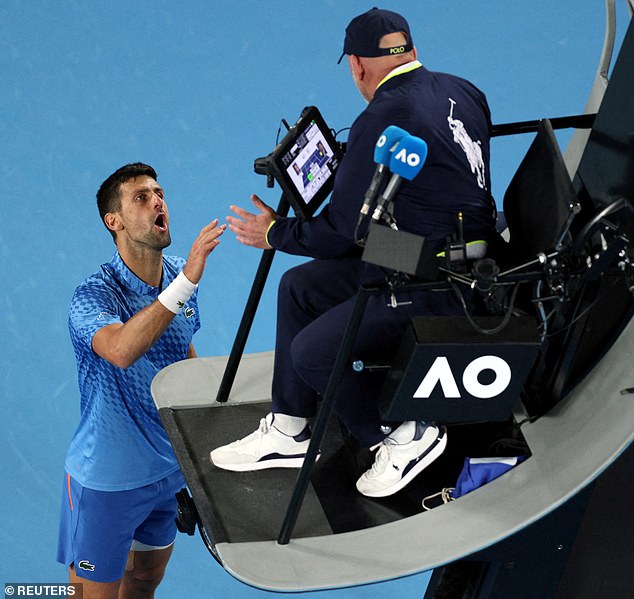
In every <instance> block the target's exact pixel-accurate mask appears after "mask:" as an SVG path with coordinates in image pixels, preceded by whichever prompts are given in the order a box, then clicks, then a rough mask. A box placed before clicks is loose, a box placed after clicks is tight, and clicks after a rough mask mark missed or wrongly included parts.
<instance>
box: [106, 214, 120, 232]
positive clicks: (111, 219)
mask: <svg viewBox="0 0 634 599" xmlns="http://www.w3.org/2000/svg"><path fill="white" fill-rule="evenodd" d="M103 222H104V223H106V227H108V229H110V230H111V231H121V230H122V229H123V222H122V221H121V217H120V216H119V213H118V212H108V213H107V214H106V215H105V216H104V217H103Z"/></svg>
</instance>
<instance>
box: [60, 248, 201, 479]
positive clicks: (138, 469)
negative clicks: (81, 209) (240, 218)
mask: <svg viewBox="0 0 634 599" xmlns="http://www.w3.org/2000/svg"><path fill="white" fill-rule="evenodd" d="M184 265H185V260H183V259H182V258H178V257H174V256H164V257H163V279H162V286H161V288H162V289H164V288H165V287H167V285H169V284H170V283H171V282H172V281H173V280H174V278H175V277H176V276H177V275H178V273H179V272H180V271H181V270H182V269H183V266H184ZM160 291H161V289H159V288H158V287H151V286H150V285H147V284H146V283H144V282H143V281H141V279H139V278H138V277H137V276H136V275H135V274H134V273H133V272H132V271H131V270H130V269H129V268H128V267H127V266H126V265H125V263H124V262H123V260H122V259H121V256H120V255H119V252H116V253H115V255H114V256H113V258H112V260H111V261H110V262H109V263H108V264H102V265H101V267H100V268H99V270H98V271H97V272H96V273H95V274H93V275H91V276H90V277H88V278H87V279H86V280H85V281H84V282H83V283H82V284H81V285H79V287H77V289H76V290H75V293H74V295H73V299H72V301H71V305H70V313H69V329H70V338H71V341H72V344H73V348H74V350H75V357H76V359H77V375H78V381H79V391H80V395H81V418H80V422H79V425H78V427H77V430H76V431H75V434H74V436H73V439H72V441H71V445H70V449H69V451H68V455H67V457H66V471H67V472H68V473H69V474H70V475H71V476H72V477H73V478H75V479H76V480H77V481H78V482H79V483H81V484H82V485H83V486H85V487H88V488H91V489H95V490H98V491H123V490H128V489H134V488H137V487H141V486H144V485H147V484H150V483H153V482H156V481H157V480H160V479H161V478H163V477H165V476H167V475H169V474H171V473H172V472H174V471H176V470H177V469H178V463H177V461H176V456H175V455H174V452H173V450H172V447H171V445H170V442H169V439H168V437H167V434H166V432H165V429H164V428H163V426H162V424H161V421H160V418H159V415H158V412H157V410H156V407H155V405H154V402H153V400H152V396H151V394H150V384H151V382H152V379H153V378H154V376H155V375H156V373H157V372H158V371H159V370H161V368H164V367H165V366H168V365H169V364H172V363H173V362H176V361H177V360H183V359H185V358H186V357H187V350H188V348H189V345H190V343H191V340H192V337H193V335H194V333H195V332H196V331H197V330H198V329H199V328H200V319H199V315H198V303H197V292H194V295H192V297H191V299H190V300H189V302H188V303H187V304H186V305H185V307H184V308H183V311H182V312H181V313H180V314H178V315H177V316H176V317H175V318H174V320H173V321H172V323H171V324H170V326H169V327H168V328H167V330H166V331H165V332H164V333H163V335H162V336H161V338H160V339H159V340H158V341H157V342H156V343H155V344H154V345H153V346H152V347H151V348H150V350H149V351H148V352H147V353H146V354H145V355H144V356H142V357H141V358H139V360H137V361H136V362H135V363H134V364H133V365H132V366H130V367H129V368H126V369H123V368H117V367H116V366H114V365H113V364H111V363H110V362H108V361H107V360H104V359H103V358H101V357H99V356H98V355H97V354H96V353H95V352H94V351H93V349H92V338H93V336H94V334H95V333H96V332H97V331H98V330H99V329H100V328H102V327H104V326H106V325H109V324H113V323H125V322H126V321H127V320H129V319H130V318H131V317H132V316H134V315H135V314H136V313H137V312H139V311H140V310H141V309H143V308H144V307H146V306H148V305H149V304H151V303H152V302H153V301H154V300H155V299H156V298H157V297H158V294H159V292H160Z"/></svg>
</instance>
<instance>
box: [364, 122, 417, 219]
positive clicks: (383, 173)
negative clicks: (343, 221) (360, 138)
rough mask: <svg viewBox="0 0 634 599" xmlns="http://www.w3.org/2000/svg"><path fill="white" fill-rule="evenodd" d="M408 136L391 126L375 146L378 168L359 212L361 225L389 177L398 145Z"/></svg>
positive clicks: (375, 159) (405, 132)
mask: <svg viewBox="0 0 634 599" xmlns="http://www.w3.org/2000/svg"><path fill="white" fill-rule="evenodd" d="M406 135H408V133H407V131H405V129H401V128H400V127H397V126H396V125H390V126H389V127H386V128H385V130H384V131H383V133H381V135H380V136H379V139H377V140H376V145H375V146H374V162H375V163H376V164H377V167H376V170H375V171H374V176H373V177H372V181H371V182H370V187H368V191H366V192H365V200H364V202H363V206H361V210H360V212H359V224H361V221H362V220H363V218H364V217H365V216H366V215H367V214H369V213H370V210H371V209H372V206H373V205H374V202H375V201H376V198H377V196H378V195H379V190H380V188H381V185H382V183H383V180H384V179H385V178H386V177H387V172H388V170H389V169H388V165H389V164H390V158H391V157H392V152H393V150H394V148H395V147H396V144H397V143H398V142H399V141H400V140H401V139H402V138H403V137H405V136H406Z"/></svg>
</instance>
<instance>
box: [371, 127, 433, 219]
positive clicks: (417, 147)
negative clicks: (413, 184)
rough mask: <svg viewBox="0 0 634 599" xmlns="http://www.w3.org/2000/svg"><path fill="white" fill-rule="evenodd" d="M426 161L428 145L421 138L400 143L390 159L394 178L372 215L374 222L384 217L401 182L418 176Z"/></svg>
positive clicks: (409, 136)
mask: <svg viewBox="0 0 634 599" xmlns="http://www.w3.org/2000/svg"><path fill="white" fill-rule="evenodd" d="M426 159H427V144H426V143H425V141H423V140H422V139H421V138H420V137H414V136H413V135H406V136H405V137H403V138H402V139H401V140H400V141H399V142H398V145H397V146H396V148H395V149H394V151H393V152H392V158H390V170H391V171H392V178H391V179H390V181H389V182H388V184H387V186H386V188H385V191H384V192H383V195H382V196H381V197H380V199H379V201H378V203H377V206H376V208H375V209H374V212H373V213H372V220H373V221H378V220H379V219H380V218H381V216H383V212H384V211H385V209H386V208H387V206H388V205H389V204H390V202H391V201H392V200H393V199H394V196H396V192H397V191H398V188H399V186H400V185H401V181H402V180H403V179H407V180H408V181H411V180H412V179H413V178H414V177H415V176H416V175H418V173H420V170H421V169H422V168H423V164H425V160H426Z"/></svg>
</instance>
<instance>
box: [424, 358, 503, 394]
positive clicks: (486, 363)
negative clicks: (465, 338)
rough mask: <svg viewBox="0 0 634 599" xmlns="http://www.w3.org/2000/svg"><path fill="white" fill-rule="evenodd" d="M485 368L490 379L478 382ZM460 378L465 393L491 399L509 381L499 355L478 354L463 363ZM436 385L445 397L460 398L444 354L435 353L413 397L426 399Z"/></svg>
mask: <svg viewBox="0 0 634 599" xmlns="http://www.w3.org/2000/svg"><path fill="white" fill-rule="evenodd" d="M485 371H492V372H493V374H494V378H493V380H492V381H490V382H486V383H482V382H481V381H480V378H479V377H480V374H481V373H483V372H485ZM487 378H490V377H487ZM460 381H461V383H462V387H463V389H464V391H466V393H467V394H468V395H471V396H472V397H476V398H478V399H491V398H493V397H497V396H498V395H500V394H502V393H503V392H504V391H505V390H506V389H507V387H508V386H509V384H510V383H511V367H510V366H509V365H508V363H507V362H506V361H505V360H503V359H502V358H500V357H499V356H492V355H487V356H479V357H478V358H476V359H475V360H473V361H471V362H470V363H469V364H467V366H466V368H465V369H464V371H463V372H462V376H461V377H460ZM438 384H440V387H441V389H442V393H443V395H444V396H445V397H446V398H447V399H451V398H460V397H462V394H461V392H460V389H459V388H458V383H457V381H456V377H455V376H454V373H453V371H452V370H451V366H450V364H449V360H448V359H447V358H446V357H445V356H438V357H437V358H436V359H435V360H434V362H433V364H432V365H431V366H430V368H429V370H428V371H427V373H426V374H425V376H424V377H423V380H422V381H421V383H420V385H419V386H418V388H417V389H416V391H415V392H414V396H413V397H414V398H415V399H429V397H430V396H431V394H432V392H433V391H434V389H435V388H436V386H437V385H438Z"/></svg>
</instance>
